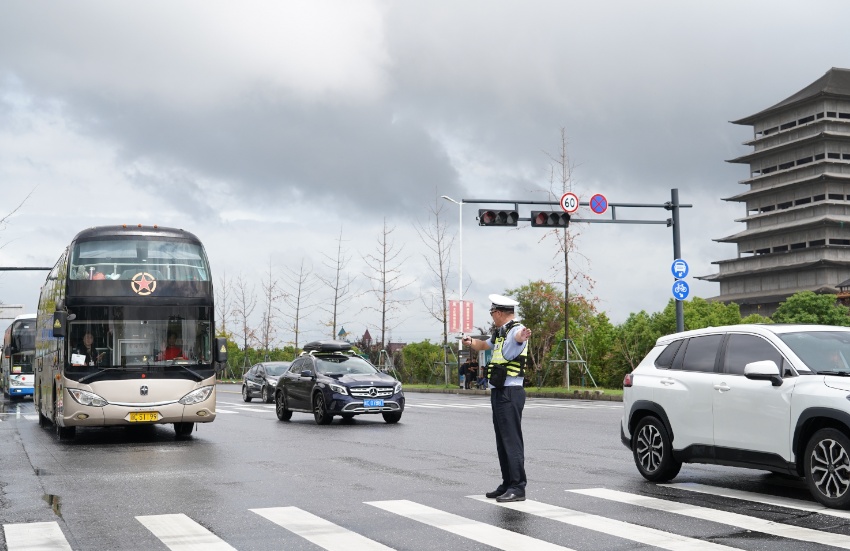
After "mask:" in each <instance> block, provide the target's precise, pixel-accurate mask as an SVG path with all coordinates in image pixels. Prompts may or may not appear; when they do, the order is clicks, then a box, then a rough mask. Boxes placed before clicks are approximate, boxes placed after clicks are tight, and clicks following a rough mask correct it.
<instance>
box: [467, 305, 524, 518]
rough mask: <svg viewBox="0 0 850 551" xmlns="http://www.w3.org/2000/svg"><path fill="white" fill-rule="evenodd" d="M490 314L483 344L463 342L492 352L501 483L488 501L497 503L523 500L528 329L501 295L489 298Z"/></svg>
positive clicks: (490, 370)
mask: <svg viewBox="0 0 850 551" xmlns="http://www.w3.org/2000/svg"><path fill="white" fill-rule="evenodd" d="M489 298H490V302H491V306H490V315H491V316H492V317H493V325H494V327H495V329H494V331H493V334H492V335H491V336H490V338H489V339H488V340H486V341H481V340H477V339H473V338H471V337H464V339H463V343H464V344H465V345H467V346H469V347H470V348H471V349H472V350H475V351H476V352H477V351H479V350H490V349H492V350H493V357H492V358H491V359H490V363H489V364H487V367H486V368H485V370H486V375H487V379H488V380H489V388H490V407H491V409H492V411H493V429H494V430H495V432H496V452H497V453H498V455H499V467H500V468H501V471H502V482H501V484H499V486H498V487H497V488H496V489H495V490H493V491H492V492H487V493H486V494H484V495H486V496H487V497H488V498H491V499H492V498H496V501H498V502H499V503H504V502H508V501H525V486H526V482H527V481H526V477H525V446H524V444H523V440H522V410H523V408H524V407H525V388H523V380H524V377H525V363H526V359H527V357H528V339H529V337H531V330H530V329H528V328H527V327H525V326H523V325H522V324H521V323H520V322H519V321H518V320H516V319H515V317H516V312H515V310H514V309H515V308H516V307H517V306H519V303H518V302H517V301H515V300H513V299H511V298H508V297H504V296H502V295H490V296H489Z"/></svg>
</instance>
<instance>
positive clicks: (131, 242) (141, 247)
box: [69, 237, 210, 281]
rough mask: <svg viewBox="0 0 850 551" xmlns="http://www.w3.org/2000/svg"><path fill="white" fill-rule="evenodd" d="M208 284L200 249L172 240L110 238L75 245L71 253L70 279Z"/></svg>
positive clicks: (203, 256) (207, 273)
mask: <svg viewBox="0 0 850 551" xmlns="http://www.w3.org/2000/svg"><path fill="white" fill-rule="evenodd" d="M142 274H148V277H150V278H152V279H156V280H166V281H169V280H170V281H209V277H210V274H209V269H208V267H207V260H206V256H205V255H204V250H203V247H201V245H200V244H198V243H191V242H184V241H179V240H174V239H168V240H157V239H154V238H144V239H141V238H132V237H128V238H111V239H98V240H90V241H80V242H78V243H77V244H76V245H75V247H74V249H73V251H72V252H71V262H70V271H69V276H70V278H71V279H91V280H97V279H100V280H107V279H110V280H117V279H120V280H132V279H134V278H137V277H141V275H142Z"/></svg>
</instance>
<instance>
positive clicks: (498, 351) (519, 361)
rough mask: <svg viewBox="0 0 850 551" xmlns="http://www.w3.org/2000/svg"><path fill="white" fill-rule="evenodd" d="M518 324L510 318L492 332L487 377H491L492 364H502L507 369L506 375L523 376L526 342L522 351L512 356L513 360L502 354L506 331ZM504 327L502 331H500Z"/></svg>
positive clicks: (526, 357)
mask: <svg viewBox="0 0 850 551" xmlns="http://www.w3.org/2000/svg"><path fill="white" fill-rule="evenodd" d="M517 325H519V322H518V321H515V320H511V321H510V322H509V323H508V324H507V325H505V326H504V327H500V328H499V329H497V330H496V332H495V333H493V356H492V358H490V363H489V364H487V378H488V379H492V378H493V377H492V371H491V369H492V368H491V366H492V365H493V364H500V365H504V366H505V368H506V369H507V371H508V377H524V376H525V362H526V360H527V359H528V344H527V343H526V345H525V346H524V347H523V349H522V352H521V353H520V355H519V356H517V357H516V358H514V359H513V360H507V359H505V357H504V356H502V345H504V344H505V339H506V338H507V336H508V333H510V332H511V329H513V328H514V327H515V326H517ZM502 329H504V331H502Z"/></svg>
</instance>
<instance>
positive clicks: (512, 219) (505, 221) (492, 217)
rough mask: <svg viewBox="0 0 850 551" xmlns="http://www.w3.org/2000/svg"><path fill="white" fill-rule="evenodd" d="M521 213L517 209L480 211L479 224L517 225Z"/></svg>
mask: <svg viewBox="0 0 850 551" xmlns="http://www.w3.org/2000/svg"><path fill="white" fill-rule="evenodd" d="M518 220H519V213H518V212H517V211H515V210H487V209H481V210H479V211H478V225H479V226H516V224H517V221H518Z"/></svg>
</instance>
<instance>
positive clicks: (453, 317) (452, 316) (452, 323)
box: [449, 300, 460, 333]
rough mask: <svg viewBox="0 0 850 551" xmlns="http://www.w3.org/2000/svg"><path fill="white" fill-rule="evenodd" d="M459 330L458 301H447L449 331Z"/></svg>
mask: <svg viewBox="0 0 850 551" xmlns="http://www.w3.org/2000/svg"><path fill="white" fill-rule="evenodd" d="M459 331H460V301H457V300H450V301H449V333H458V332H459Z"/></svg>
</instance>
